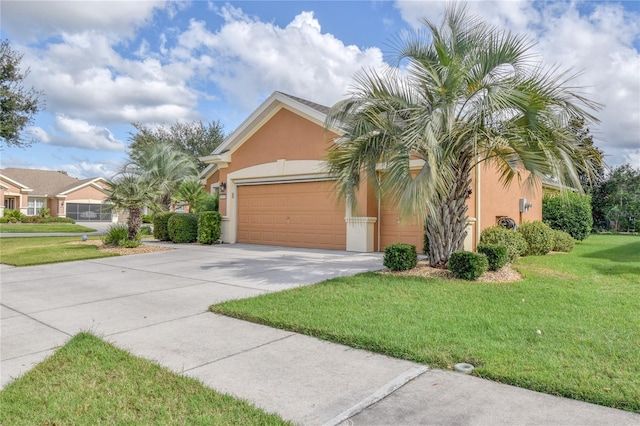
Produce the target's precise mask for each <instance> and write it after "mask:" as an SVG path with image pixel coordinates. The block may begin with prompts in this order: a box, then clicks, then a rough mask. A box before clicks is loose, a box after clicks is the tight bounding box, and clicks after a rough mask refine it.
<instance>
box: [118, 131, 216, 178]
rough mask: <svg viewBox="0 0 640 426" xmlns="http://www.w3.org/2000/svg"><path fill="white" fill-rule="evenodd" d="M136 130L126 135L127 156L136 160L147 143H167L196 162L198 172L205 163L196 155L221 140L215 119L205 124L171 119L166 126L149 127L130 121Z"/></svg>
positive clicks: (202, 154) (200, 155) (211, 150)
mask: <svg viewBox="0 0 640 426" xmlns="http://www.w3.org/2000/svg"><path fill="white" fill-rule="evenodd" d="M133 126H134V127H135V128H136V130H137V133H135V134H132V135H131V137H130V141H131V145H130V153H129V154H130V156H131V158H132V159H134V160H136V159H137V158H138V157H139V156H140V155H143V153H144V152H145V150H146V149H147V147H148V146H150V145H156V144H159V143H169V144H171V145H172V146H174V147H175V148H176V149H178V150H179V151H181V152H184V153H186V154H188V155H190V156H191V157H192V158H193V160H194V161H195V163H196V167H197V169H198V171H201V170H203V169H204V168H205V167H206V164H205V163H203V162H201V161H200V160H199V159H198V158H199V157H202V156H205V155H209V154H211V152H213V150H214V149H215V148H216V147H217V146H218V145H220V144H221V143H222V141H223V140H224V134H223V129H222V125H221V124H220V122H219V121H212V122H210V123H207V124H203V123H202V122H201V121H200V122H191V123H180V122H175V123H174V124H172V125H171V126H170V127H168V128H167V127H165V126H159V127H150V126H145V125H143V124H140V123H134V124H133Z"/></svg>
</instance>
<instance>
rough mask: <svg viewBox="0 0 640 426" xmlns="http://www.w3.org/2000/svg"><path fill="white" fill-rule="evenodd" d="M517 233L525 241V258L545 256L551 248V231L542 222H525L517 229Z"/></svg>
mask: <svg viewBox="0 0 640 426" xmlns="http://www.w3.org/2000/svg"><path fill="white" fill-rule="evenodd" d="M517 232H518V233H519V234H521V235H522V236H523V237H524V239H525V240H526V241H527V245H528V248H527V252H526V253H525V255H527V256H531V255H533V256H541V255H545V254H547V253H549V252H550V251H551V249H552V248H553V229H551V228H549V225H547V224H546V223H544V222H541V221H539V220H534V221H533V222H525V223H523V224H521V225H520V226H519V227H518V231H517Z"/></svg>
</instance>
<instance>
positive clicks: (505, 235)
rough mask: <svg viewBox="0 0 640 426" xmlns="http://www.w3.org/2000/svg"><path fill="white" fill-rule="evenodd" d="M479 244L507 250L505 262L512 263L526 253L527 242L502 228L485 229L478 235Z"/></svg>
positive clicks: (520, 236) (518, 235)
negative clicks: (502, 247) (498, 246)
mask: <svg viewBox="0 0 640 426" xmlns="http://www.w3.org/2000/svg"><path fill="white" fill-rule="evenodd" d="M480 244H498V245H501V246H504V247H505V248H506V249H507V262H508V263H513V262H515V261H516V260H518V258H519V257H520V256H522V255H524V254H525V253H526V251H527V241H526V240H525V239H524V238H523V237H522V235H520V234H519V233H518V232H516V231H512V230H510V229H507V228H504V227H502V226H492V227H490V228H486V229H485V230H483V231H482V233H481V234H480Z"/></svg>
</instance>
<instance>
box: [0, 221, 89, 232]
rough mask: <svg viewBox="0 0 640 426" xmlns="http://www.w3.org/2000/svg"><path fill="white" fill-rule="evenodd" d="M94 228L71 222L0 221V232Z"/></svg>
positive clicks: (62, 230) (79, 230)
mask: <svg viewBox="0 0 640 426" xmlns="http://www.w3.org/2000/svg"><path fill="white" fill-rule="evenodd" d="M93 231H95V229H93V228H87V227H86V226H81V225H75V224H73V223H0V233H3V234H16V233H29V234H32V233H36V232H45V233H48V232H93Z"/></svg>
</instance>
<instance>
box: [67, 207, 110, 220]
mask: <svg viewBox="0 0 640 426" xmlns="http://www.w3.org/2000/svg"><path fill="white" fill-rule="evenodd" d="M66 207H67V210H66V213H67V217H69V218H71V219H73V220H75V221H76V222H111V206H110V205H109V204H82V203H67V205H66Z"/></svg>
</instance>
